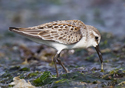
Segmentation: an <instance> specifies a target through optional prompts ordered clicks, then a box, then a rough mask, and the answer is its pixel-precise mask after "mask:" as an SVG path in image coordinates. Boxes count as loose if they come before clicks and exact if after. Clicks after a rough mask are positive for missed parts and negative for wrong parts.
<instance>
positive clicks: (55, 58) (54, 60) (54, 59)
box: [53, 54, 59, 77]
mask: <svg viewBox="0 0 125 88" xmlns="http://www.w3.org/2000/svg"><path fill="white" fill-rule="evenodd" d="M57 56H58V54H56V55H55V57H54V58H53V62H54V64H55V68H56V73H57V77H59V73H58V69H57V64H56V60H57Z"/></svg>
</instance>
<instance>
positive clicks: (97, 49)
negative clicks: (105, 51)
mask: <svg viewBox="0 0 125 88" xmlns="http://www.w3.org/2000/svg"><path fill="white" fill-rule="evenodd" d="M95 49H96V51H97V54H98V56H99V59H100V62H101V71H103V58H102V54H101V51H100V49H99V45H97V46H96V47H95Z"/></svg>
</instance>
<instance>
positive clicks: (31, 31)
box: [9, 20, 103, 76]
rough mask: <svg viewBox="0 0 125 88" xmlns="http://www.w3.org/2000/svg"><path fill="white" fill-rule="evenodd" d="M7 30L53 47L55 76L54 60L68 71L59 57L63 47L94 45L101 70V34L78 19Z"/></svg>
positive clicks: (72, 47)
mask: <svg viewBox="0 0 125 88" xmlns="http://www.w3.org/2000/svg"><path fill="white" fill-rule="evenodd" d="M9 30H10V31H13V32H16V33H19V34H21V35H23V36H25V37H27V38H29V39H31V40H33V41H35V42H37V43H40V44H45V45H48V46H51V47H53V48H55V49H56V50H57V53H56V55H55V57H54V58H53V61H54V64H55V68H56V73H57V76H59V73H58V69H57V65H56V61H58V62H59V64H61V66H62V67H63V69H64V70H65V71H66V72H67V73H68V70H67V69H66V68H65V66H64V65H63V63H62V62H61V60H60V59H59V57H60V53H61V51H62V50H64V49H75V48H88V47H90V46H94V47H95V49H96V51H97V54H98V56H99V58H100V61H101V70H103V59H102V54H101V52H100V49H99V43H100V40H101V35H100V33H99V31H98V30H97V29H96V28H95V27H93V26H90V25H85V24H84V23H83V22H82V21H80V20H62V21H53V22H49V23H45V24H42V25H38V26H34V27H28V28H17V27H10V28H9Z"/></svg>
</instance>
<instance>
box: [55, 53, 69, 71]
mask: <svg viewBox="0 0 125 88" xmlns="http://www.w3.org/2000/svg"><path fill="white" fill-rule="evenodd" d="M59 57H60V53H59V54H58V56H57V61H58V62H59V64H61V66H62V67H63V69H64V70H65V71H66V73H68V72H69V71H68V70H67V69H66V68H65V66H64V65H63V63H62V62H61V60H60V58H59Z"/></svg>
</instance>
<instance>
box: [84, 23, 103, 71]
mask: <svg viewBox="0 0 125 88" xmlns="http://www.w3.org/2000/svg"><path fill="white" fill-rule="evenodd" d="M86 27H87V30H88V35H87V43H88V47H89V46H94V47H95V49H96V51H97V54H98V56H99V58H100V61H101V70H103V59H102V54H101V51H100V49H99V43H100V40H101V34H100V32H99V31H98V30H97V29H96V28H95V27H93V26H90V25H86Z"/></svg>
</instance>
